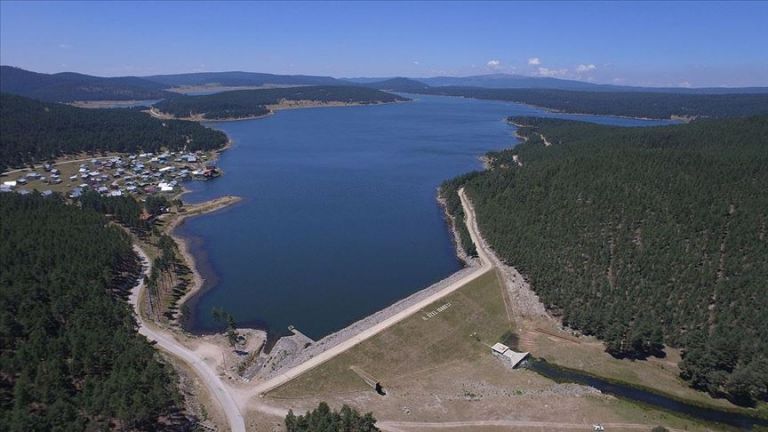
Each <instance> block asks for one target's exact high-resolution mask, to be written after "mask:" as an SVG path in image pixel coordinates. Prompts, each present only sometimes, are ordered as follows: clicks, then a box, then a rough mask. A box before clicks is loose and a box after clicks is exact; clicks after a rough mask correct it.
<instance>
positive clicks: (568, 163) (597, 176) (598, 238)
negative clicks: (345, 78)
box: [444, 116, 768, 405]
mask: <svg viewBox="0 0 768 432" xmlns="http://www.w3.org/2000/svg"><path fill="white" fill-rule="evenodd" d="M513 121H514V122H515V123H516V124H519V125H520V126H519V128H518V133H519V134H520V135H521V136H522V137H523V138H524V139H526V140H527V141H526V142H525V143H522V144H520V145H518V146H517V147H515V148H514V149H511V150H507V151H502V152H497V153H491V154H489V157H490V160H491V169H490V170H488V171H485V172H478V173H474V174H472V175H469V176H464V177H461V178H459V179H457V180H455V181H453V182H449V183H447V184H446V185H445V186H444V188H445V191H452V190H455V189H456V188H457V187H459V186H461V185H465V187H466V189H467V190H468V192H469V194H470V196H471V198H472V200H473V202H474V204H475V206H476V208H477V214H478V219H479V224H480V228H481V230H482V232H483V234H484V236H485V237H486V238H487V240H488V241H489V242H490V244H491V245H492V246H493V248H494V249H495V250H496V251H497V253H498V254H499V255H500V257H501V258H502V259H503V260H504V261H506V262H508V263H510V264H511V265H514V266H515V267H516V268H518V270H520V271H521V273H523V274H524V275H526V277H527V278H528V279H529V280H530V281H531V283H532V286H533V288H534V289H535V290H536V292H537V294H538V295H539V296H540V298H541V299H542V301H543V302H544V303H545V305H546V306H547V307H548V308H549V310H550V311H551V312H552V313H554V314H555V315H560V316H561V317H562V319H563V322H564V323H565V324H566V325H568V326H570V327H572V328H574V329H578V330H580V331H582V332H584V333H586V334H592V335H595V336H597V337H599V338H600V339H603V340H604V341H605V342H606V345H607V350H608V351H609V352H610V353H612V354H614V355H615V356H619V357H637V358H643V357H645V356H648V355H661V354H662V352H661V350H662V348H663V345H662V344H666V345H669V346H673V347H682V348H683V349H684V356H683V362H682V363H681V365H680V366H681V369H682V377H683V378H684V379H686V380H687V381H688V382H689V383H690V384H691V385H692V386H694V387H696V388H698V389H702V390H706V391H709V392H710V393H712V394H713V395H718V396H723V395H725V396H727V397H729V398H730V399H731V400H733V401H735V402H737V403H741V404H747V405H749V404H751V403H752V402H753V401H754V400H758V399H762V400H765V399H766V398H768V321H767V320H766V319H765V313H766V311H768V295H766V291H765V281H766V280H768V261H767V260H765V259H764V258H765V257H766V256H768V189H766V187H765V185H766V184H768V146H766V142H768V117H765V116H764V117H752V118H745V119H731V120H709V121H697V122H694V123H691V124H688V125H678V126H669V127H654V128H617V127H607V126H598V125H594V124H587V123H580V122H570V121H564V120H551V119H531V118H516V119H513ZM542 137H544V138H545V139H546V140H547V142H549V143H551V145H550V146H546V145H545V144H544V141H543V138H542ZM517 161H520V162H521V163H522V166H520V165H519V164H518V163H517ZM449 208H450V206H449ZM454 212H455V209H454ZM457 216H461V215H458V214H457Z"/></svg>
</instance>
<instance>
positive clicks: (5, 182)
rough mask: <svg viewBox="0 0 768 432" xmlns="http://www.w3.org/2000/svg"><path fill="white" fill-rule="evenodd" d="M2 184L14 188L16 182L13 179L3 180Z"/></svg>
mask: <svg viewBox="0 0 768 432" xmlns="http://www.w3.org/2000/svg"><path fill="white" fill-rule="evenodd" d="M3 186H7V187H9V188H15V187H16V182H15V181H14V180H11V181H4V182H3Z"/></svg>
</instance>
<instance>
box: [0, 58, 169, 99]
mask: <svg viewBox="0 0 768 432" xmlns="http://www.w3.org/2000/svg"><path fill="white" fill-rule="evenodd" d="M163 88H165V85H163V84H160V83H157V82H153V81H149V80H145V79H143V78H138V77H113V78H104V77H97V76H92V75H83V74H79V73H74V72H61V73H56V74H44V73H38V72H31V71H27V70H24V69H19V68H16V67H12V66H0V92H4V93H12V94H15V95H20V96H25V97H29V98H33V99H39V100H44V101H50V102H72V101H84V100H145V99H161V98H164V97H166V96H169V95H170V93H167V92H165V91H163Z"/></svg>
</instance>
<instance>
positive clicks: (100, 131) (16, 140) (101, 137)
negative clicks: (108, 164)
mask: <svg viewBox="0 0 768 432" xmlns="http://www.w3.org/2000/svg"><path fill="white" fill-rule="evenodd" d="M226 143H227V137H226V135H224V134H223V133H222V132H219V131H215V130H213V129H209V128H206V127H204V126H202V125H200V124H198V123H194V122H186V121H179V120H165V121H163V120H157V119H154V118H152V117H150V116H148V115H147V114H145V113H142V112H139V111H133V110H121V109H101V110H92V109H83V108H75V107H71V106H68V105H62V104H56V103H45V102H38V101H34V100H31V99H27V98H24V97H21V96H14V95H9V94H4V93H2V94H0V171H2V170H4V169H5V168H7V167H19V166H22V165H24V164H27V163H31V162H37V161H42V160H47V159H51V158H55V157H57V156H61V155H65V154H76V153H82V152H89V153H91V152H102V151H115V152H136V151H138V150H143V151H148V152H156V151H158V150H160V149H162V148H165V149H170V150H179V149H183V148H187V149H188V150H208V149H216V148H221V147H223V146H224V145H226Z"/></svg>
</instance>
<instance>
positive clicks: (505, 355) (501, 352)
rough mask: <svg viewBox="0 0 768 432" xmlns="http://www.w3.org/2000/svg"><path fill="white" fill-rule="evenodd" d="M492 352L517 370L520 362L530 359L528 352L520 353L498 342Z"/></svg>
mask: <svg viewBox="0 0 768 432" xmlns="http://www.w3.org/2000/svg"><path fill="white" fill-rule="evenodd" d="M491 352H492V353H493V354H495V355H497V356H499V357H501V358H502V359H504V360H506V361H508V362H509V363H510V364H511V365H512V368H516V367H517V366H518V365H519V364H520V362H522V361H523V360H525V359H526V357H528V354H529V353H527V352H521V353H519V352H517V351H514V350H511V349H509V347H508V346H506V345H504V344H503V343H498V342H497V343H495V344H494V345H493V346H492V347H491Z"/></svg>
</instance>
